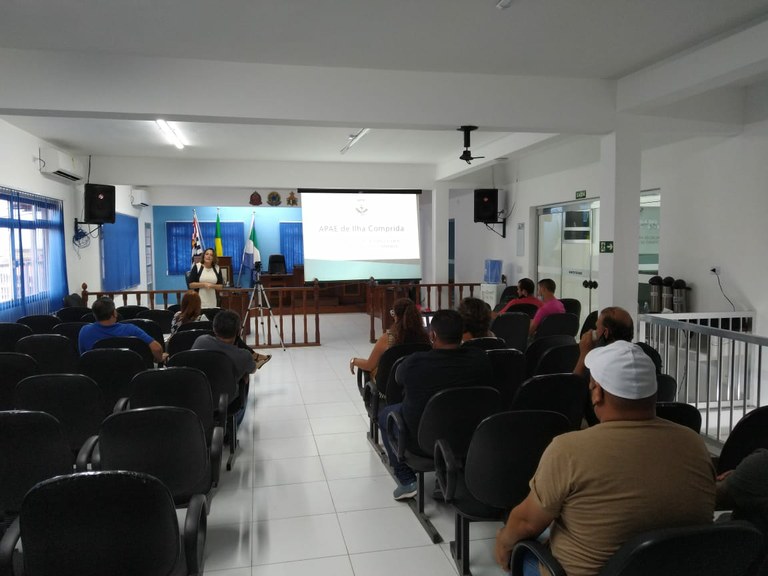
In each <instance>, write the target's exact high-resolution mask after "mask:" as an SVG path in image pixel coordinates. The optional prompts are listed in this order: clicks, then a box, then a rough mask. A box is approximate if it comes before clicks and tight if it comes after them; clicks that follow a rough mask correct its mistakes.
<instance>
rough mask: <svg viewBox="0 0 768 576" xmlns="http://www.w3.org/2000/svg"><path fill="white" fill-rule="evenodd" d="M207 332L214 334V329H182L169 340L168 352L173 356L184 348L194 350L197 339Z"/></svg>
mask: <svg viewBox="0 0 768 576" xmlns="http://www.w3.org/2000/svg"><path fill="white" fill-rule="evenodd" d="M206 334H213V330H180V331H178V332H176V334H174V335H173V336H171V339H170V340H168V344H167V345H166V352H168V354H169V355H170V356H171V357H173V355H174V354H178V353H179V352H183V351H184V350H192V346H193V345H194V344H195V340H197V339H198V338H200V336H204V335H206Z"/></svg>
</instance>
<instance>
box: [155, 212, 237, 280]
mask: <svg viewBox="0 0 768 576" xmlns="http://www.w3.org/2000/svg"><path fill="white" fill-rule="evenodd" d="M249 232H250V230H249ZM200 234H202V236H203V247H204V248H213V245H214V238H215V237H216V222H215V221H213V222H203V221H200ZM165 235H166V244H167V247H168V249H167V250H168V275H169V276H174V275H179V274H184V273H185V272H186V271H187V270H189V269H190V268H191V267H192V259H191V257H192V221H191V220H190V221H189V222H166V223H165ZM221 247H222V249H223V250H224V255H225V256H231V257H232V267H233V268H234V269H235V273H236V272H237V270H239V269H240V259H241V258H242V257H243V250H244V248H245V225H244V224H243V223H242V222H222V223H221ZM235 263H237V264H235Z"/></svg>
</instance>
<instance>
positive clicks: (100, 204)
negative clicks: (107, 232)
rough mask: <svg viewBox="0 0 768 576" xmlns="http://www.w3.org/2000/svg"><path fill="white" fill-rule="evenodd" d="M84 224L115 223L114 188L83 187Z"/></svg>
mask: <svg viewBox="0 0 768 576" xmlns="http://www.w3.org/2000/svg"><path fill="white" fill-rule="evenodd" d="M84 205H85V224H114V223H115V187H114V186H106V185H104V184H86V185H85V200H84Z"/></svg>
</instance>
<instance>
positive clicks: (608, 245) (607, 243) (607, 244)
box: [600, 240, 613, 254]
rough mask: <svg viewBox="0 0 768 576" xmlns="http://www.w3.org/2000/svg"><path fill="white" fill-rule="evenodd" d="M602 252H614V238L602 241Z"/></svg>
mask: <svg viewBox="0 0 768 576" xmlns="http://www.w3.org/2000/svg"><path fill="white" fill-rule="evenodd" d="M600 254H613V240H601V241H600Z"/></svg>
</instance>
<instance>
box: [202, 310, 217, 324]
mask: <svg viewBox="0 0 768 576" xmlns="http://www.w3.org/2000/svg"><path fill="white" fill-rule="evenodd" d="M219 312H221V308H203V309H202V310H200V314H202V315H203V316H205V317H206V318H208V322H213V319H214V317H215V316H216V314H218V313H219Z"/></svg>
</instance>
